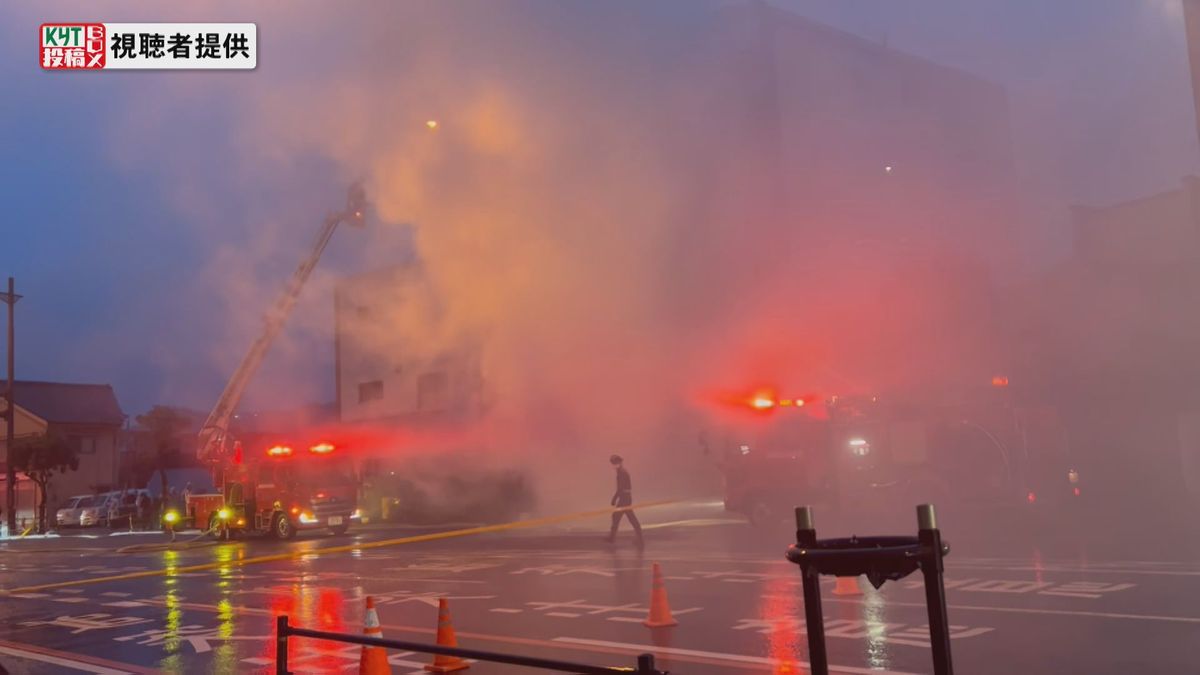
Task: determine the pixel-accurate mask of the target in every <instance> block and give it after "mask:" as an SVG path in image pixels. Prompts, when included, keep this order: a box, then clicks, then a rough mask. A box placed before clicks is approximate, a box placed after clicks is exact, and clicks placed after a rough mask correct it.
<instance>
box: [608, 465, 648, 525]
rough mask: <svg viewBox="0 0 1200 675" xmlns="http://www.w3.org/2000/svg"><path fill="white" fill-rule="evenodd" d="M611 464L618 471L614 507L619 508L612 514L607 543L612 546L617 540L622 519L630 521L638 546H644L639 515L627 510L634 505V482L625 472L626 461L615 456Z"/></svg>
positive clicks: (613, 499) (613, 500)
mask: <svg viewBox="0 0 1200 675" xmlns="http://www.w3.org/2000/svg"><path fill="white" fill-rule="evenodd" d="M608 462H609V464H612V465H613V468H615V469H616V470H617V492H616V494H614V495H613V498H612V505H613V506H615V507H617V508H618V510H617V511H613V514H612V529H611V530H610V531H609V533H608V539H607V541H608V542H609V543H610V544H611V543H612V542H614V541H616V539H617V527H618V526H620V524H621V517H622V516H624V517H626V518H628V519H629V524H630V525H632V526H633V536H634V537H635V538H636V541H637V545H638V546H641V545H642V544H643V540H642V524H641V523H639V522H638V518H637V514H635V513H634V512H633V509H630V508H627V507H629V506H632V505H633V482H632V481H631V480H630V479H629V472H628V471H626V470H625V460H623V459H621V456H620V455H613V456H612V457H609V458H608Z"/></svg>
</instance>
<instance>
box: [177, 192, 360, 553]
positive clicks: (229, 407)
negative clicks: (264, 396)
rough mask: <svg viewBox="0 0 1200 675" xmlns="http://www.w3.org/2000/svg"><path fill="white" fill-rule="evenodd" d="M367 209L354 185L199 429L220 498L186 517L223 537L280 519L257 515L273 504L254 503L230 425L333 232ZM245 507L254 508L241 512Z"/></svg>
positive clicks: (210, 498)
mask: <svg viewBox="0 0 1200 675" xmlns="http://www.w3.org/2000/svg"><path fill="white" fill-rule="evenodd" d="M366 208H367V201H366V193H365V192H364V190H363V188H362V186H361V185H359V184H357V183H356V184H354V185H352V186H351V187H350V189H349V191H348V193H347V196H346V204H345V206H344V207H343V208H342V209H341V210H340V211H337V212H335V213H330V214H329V215H327V216H325V219H324V221H323V222H322V223H321V228H320V230H318V232H317V236H316V238H315V239H314V240H313V244H312V248H311V250H310V251H309V252H308V255H307V256H305V258H304V259H303V260H301V261H300V264H299V266H297V267H296V270H295V271H294V272H293V273H292V276H291V278H290V279H289V280H288V282H287V285H286V286H285V287H284V289H283V293H282V294H280V296H279V298H278V299H277V300H276V301H275V304H274V305H273V306H272V307H271V309H270V310H269V311H268V312H267V314H266V316H265V317H264V322H263V329H262V332H261V333H260V334H259V336H258V337H257V338H256V339H255V340H254V342H253V343H252V344H251V345H250V349H249V350H248V351H247V352H246V355H245V356H244V357H242V360H241V363H240V364H239V365H238V367H237V369H236V370H235V371H234V372H233V375H231V376H230V378H229V381H228V382H227V383H226V385H225V389H224V390H223V391H222V392H221V396H220V398H218V399H217V402H216V405H214V406H213V409H212V412H210V413H209V415H208V418H207V419H206V420H205V422H204V426H202V427H201V428H200V433H199V437H198V439H197V441H198V443H197V449H196V455H197V457H198V458H199V459H200V460H201V461H203V462H206V463H208V464H209V465H210V466H212V468H213V479H214V484H216V485H217V486H219V488H220V490H221V494H220V497H219V499H217V495H196V497H197V499H196V500H195V504H191V503H190V504H188V505H187V506H186V508H187V511H188V514H189V515H190V516H191V517H192V518H193V519H194V522H195V523H196V524H197V525H200V526H202V525H203V524H204V523H205V522H208V523H209V525H210V529H211V526H213V525H216V526H219V528H220V529H221V531H222V532H221V533H223V534H225V535H228V532H229V530H230V529H231V528H233V527H235V526H238V521H239V520H241V521H242V522H241V525H240V526H241V527H245V528H247V529H251V528H255V527H257V526H258V525H262V524H263V523H261V522H257V521H263V520H265V521H266V523H267V526H270V523H271V522H272V521H274V520H277V518H274V517H273V516H274V515H278V514H268V515H267V516H266V517H265V518H264V517H263V515H262V514H261V513H258V512H259V511H261V510H262V508H269V507H270V506H271V505H270V504H268V505H266V507H262V505H257V504H255V503H254V502H255V499H254V492H255V488H256V486H254V485H247V484H246V483H247V481H248V478H247V475H248V472H247V471H246V469H245V467H244V463H243V457H242V449H241V445H240V444H239V443H237V442H236V440H235V439H234V438H233V437H232V435H231V433H230V425H231V423H232V421H233V419H234V413H235V411H236V410H237V407H238V404H239V403H240V402H241V400H242V395H243V394H245V392H246V388H247V387H248V386H249V384H250V382H251V380H252V379H253V378H254V375H255V373H256V372H257V371H258V368H259V366H261V365H262V362H263V360H264V359H265V358H266V355H267V352H268V351H270V349H271V344H272V343H273V342H274V341H275V338H276V337H278V336H279V333H280V331H281V330H282V329H283V326H284V324H285V323H286V321H287V318H288V316H289V315H290V314H291V312H292V309H293V308H294V307H295V305H296V300H297V299H298V298H299V296H300V292H301V291H302V290H303V289H304V284H305V282H307V281H308V279H309V277H310V276H311V275H312V272H313V269H315V268H316V266H317V262H318V261H319V260H320V259H321V254H322V253H323V252H324V251H325V247H326V246H327V245H328V244H329V240H330V238H331V237H332V236H333V233H334V230H336V229H337V227H338V225H341V224H342V223H346V224H349V225H356V226H361V225H362V224H363V222H364V219H365V217H366ZM205 498H207V499H205ZM247 506H250V507H251V508H250V509H249V511H246V512H244V513H243V511H244V510H245V509H246V507H247ZM285 508H286V507H285ZM218 513H219V514H221V517H219V518H217V517H214V516H217V514H218Z"/></svg>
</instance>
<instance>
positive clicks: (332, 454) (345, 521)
mask: <svg viewBox="0 0 1200 675" xmlns="http://www.w3.org/2000/svg"><path fill="white" fill-rule="evenodd" d="M297 447H298V446H293V445H289V444H278V445H273V446H271V447H269V448H265V449H263V450H262V452H261V453H250V456H249V457H245V456H244V455H243V453H242V452H241V448H240V447H235V450H234V457H233V460H232V461H231V462H230V463H229V465H228V466H227V467H226V468H225V475H224V476H223V480H222V481H221V483H222V486H223V489H222V492H220V493H217V494H210V495H192V496H190V497H189V498H188V503H187V506H186V508H187V512H188V516H189V518H190V519H191V520H192V521H193V522H194V523H196V524H197V525H202V524H207V527H206V529H207V531H209V532H210V533H211V534H212V535H213V536H216V537H218V538H221V539H230V538H235V537H238V536H241V535H244V534H267V535H270V536H273V537H275V538H276V539H291V538H293V537H295V536H296V533H297V532H298V531H301V530H322V529H326V528H327V529H328V530H329V531H331V532H333V533H334V534H345V533H346V531H347V530H348V529H349V528H350V526H351V524H353V523H355V522H358V521H359V519H360V518H361V515H362V513H361V511H359V509H358V506H357V499H356V496H357V493H358V481H357V479H356V478H355V476H354V472H353V470H352V463H351V462H350V461H349V460H348V459H347V458H346V456H345V454H344V453H343V452H342V451H341V449H339V448H338V447H337V446H335V445H334V444H333V443H329V442H325V441H322V442H318V443H315V444H312V445H309V446H307V449H306V450H298V449H297Z"/></svg>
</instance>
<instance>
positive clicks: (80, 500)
mask: <svg viewBox="0 0 1200 675" xmlns="http://www.w3.org/2000/svg"><path fill="white" fill-rule="evenodd" d="M95 502H96V498H95V497H94V496H93V495H76V496H74V497H71V498H70V499H68V500H67V501H66V502H65V503H64V504H63V505H62V508H60V509H59V510H58V511H57V512H55V514H54V519H55V521H56V522H57V523H58V526H59V527H79V526H80V524H81V516H82V515H83V510H84V509H86V508H90V507H92V506H93V505H94V504H95Z"/></svg>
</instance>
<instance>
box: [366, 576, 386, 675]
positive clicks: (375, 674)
mask: <svg viewBox="0 0 1200 675" xmlns="http://www.w3.org/2000/svg"><path fill="white" fill-rule="evenodd" d="M363 635H365V636H367V637H373V638H381V639H382V638H383V628H382V627H381V626H380V625H379V613H378V612H376V611H375V598H372V597H371V596H369V595H368V596H367V615H366V617H364V619H363ZM391 672H392V667H391V666H390V665H388V660H387V650H386V649H384V648H383V647H368V646H367V645H363V648H362V655H361V656H359V657H358V673H359V675H391Z"/></svg>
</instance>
